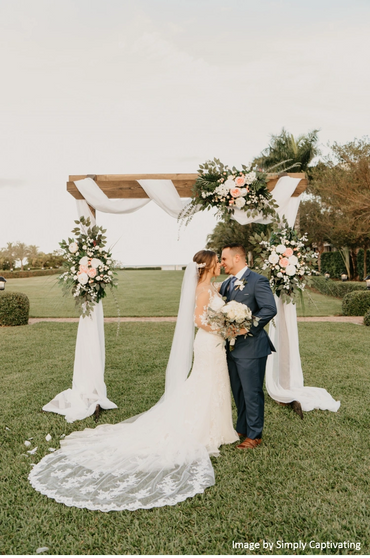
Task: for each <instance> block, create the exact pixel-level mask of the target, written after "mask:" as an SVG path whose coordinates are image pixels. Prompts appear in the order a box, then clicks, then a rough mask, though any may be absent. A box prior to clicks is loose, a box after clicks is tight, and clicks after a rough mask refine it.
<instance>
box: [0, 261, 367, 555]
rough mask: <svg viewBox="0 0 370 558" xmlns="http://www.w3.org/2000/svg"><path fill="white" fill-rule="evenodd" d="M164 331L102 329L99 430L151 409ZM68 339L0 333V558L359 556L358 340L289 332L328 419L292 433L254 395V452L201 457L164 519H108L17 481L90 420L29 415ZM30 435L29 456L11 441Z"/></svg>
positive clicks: (294, 425) (33, 332)
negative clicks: (191, 490) (207, 472)
mask: <svg viewBox="0 0 370 558" xmlns="http://www.w3.org/2000/svg"><path fill="white" fill-rule="evenodd" d="M158 273H159V272H158ZM169 273H170V272H169ZM159 276H160V273H159ZM177 286H178V283H177V284H176V288H177ZM173 329H174V325H173V324H171V323H130V324H125V323H123V324H121V327H120V330H119V335H118V336H117V328H116V326H115V324H106V356H107V365H106V377H105V379H106V383H107V386H108V396H109V397H110V398H111V399H112V400H113V401H114V402H115V403H116V404H117V405H118V409H117V410H114V411H107V412H104V413H103V414H102V416H101V417H100V421H99V422H100V423H105V422H106V423H116V422H118V421H120V420H123V419H125V418H127V417H129V416H131V415H133V414H137V413H140V412H141V411H144V410H146V409H148V408H149V407H150V406H151V405H153V404H154V403H155V402H156V401H157V400H158V398H159V397H160V395H161V394H162V391H163V386H164V372H165V367H166V363H167V358H168V354H169V350H170V345H171V340H172V335H173ZM76 331H77V324H64V323H56V324H50V323H49V324H45V323H40V324H36V325H33V326H23V327H14V328H0V354H1V385H2V392H3V397H2V405H1V419H0V422H1V454H0V461H1V469H0V470H1V473H0V475H1V477H0V486H1V492H0V498H1V506H0V523H1V530H0V553H3V554H22V553H24V554H34V553H35V551H36V549H37V548H38V547H42V546H46V547H48V548H49V552H50V554H67V555H71V554H161V553H163V554H246V553H249V551H246V550H242V549H240V550H238V549H235V548H234V549H233V546H232V543H233V541H235V542H255V543H256V542H261V541H262V540H265V541H269V542H270V543H274V545H275V546H274V547H273V551H272V552H270V551H268V550H262V551H261V550H257V551H256V552H255V553H256V554H260V553H264V554H292V551H291V550H284V549H278V548H277V546H276V545H277V543H278V541H284V542H295V541H299V540H301V541H303V542H306V543H309V541H311V540H314V541H317V542H319V543H320V542H326V541H332V542H340V541H351V542H359V543H361V549H360V550H357V551H349V552H348V550H344V551H342V552H338V551H336V550H333V549H331V550H330V549H329V550H324V551H322V553H323V554H336V553H343V554H347V553H352V554H366V553H369V552H370V522H369V506H370V497H369V493H370V492H369V479H370V452H369V450H370V442H369V423H370V411H369V409H370V395H369V394H370V391H369V387H370V386H369V383H370V382H369V372H368V369H369V361H370V343H369V328H365V327H363V326H357V325H353V324H337V323H335V324H333V323H301V324H299V333H300V344H301V356H302V363H303V370H304V375H305V383H306V385H314V386H319V387H325V388H326V389H328V391H329V392H330V393H331V394H332V395H333V397H334V398H335V399H340V400H341V407H340V409H339V411H338V413H331V412H328V411H312V412H310V413H305V415H304V420H303V421H302V420H300V419H299V418H298V416H297V415H295V414H293V412H292V411H291V409H290V408H285V407H280V406H278V405H277V404H275V403H274V402H273V401H272V400H271V399H269V398H268V397H267V398H266V422H265V430H264V442H263V444H262V445H261V446H260V447H259V448H258V449H257V450H256V451H251V452H241V451H239V450H236V449H235V445H231V446H224V447H223V448H222V451H221V456H220V457H219V458H217V459H216V458H213V464H214V468H215V473H216V485H215V486H214V487H211V488H209V489H207V490H206V491H205V493H204V494H202V495H197V496H196V497H195V498H192V499H189V500H186V501H185V502H183V503H181V504H178V505H177V506H175V507H164V508H157V509H153V510H138V511H135V512H110V513H108V514H104V513H101V512H98V511H96V512H92V511H88V510H80V509H77V508H68V507H66V506H63V505H62V504H58V503H56V502H55V501H53V500H49V499H48V498H46V497H45V496H42V495H41V494H39V493H38V492H36V491H35V490H33V489H32V487H31V485H30V484H29V483H28V481H27V475H28V472H29V470H30V463H32V462H37V461H38V460H39V459H40V458H41V457H42V456H43V455H45V454H46V453H47V452H48V447H59V439H60V436H61V435H62V434H69V433H70V432H72V431H73V430H82V429H83V428H85V427H94V425H95V423H94V421H93V419H92V418H88V419H86V420H84V421H81V422H76V423H74V424H67V423H66V422H65V420H64V418H63V417H60V416H58V415H54V414H50V413H43V412H42V411H41V407H42V405H43V404H45V403H46V402H47V401H49V400H50V399H51V398H52V397H53V396H54V395H55V394H56V393H58V392H59V391H61V390H62V389H66V388H68V387H70V386H71V377H72V369H73V358H74V347H75V341H76ZM48 433H50V434H51V435H52V440H51V441H50V442H46V441H45V436H46V435H47V434H48ZM30 437H32V438H33V440H32V444H33V445H32V447H35V446H38V451H37V453H36V455H34V456H27V454H26V449H27V448H25V446H24V443H23V442H24V441H25V440H27V439H28V438H30ZM280 544H281V543H280ZM295 552H296V553H297V554H310V553H313V554H315V553H316V554H319V553H320V550H319V549H316V550H315V549H311V550H307V548H306V550H305V551H302V550H297V551H295ZM251 553H252V554H253V553H254V552H253V551H252V552H251Z"/></svg>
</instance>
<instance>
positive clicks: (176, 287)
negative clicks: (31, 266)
mask: <svg viewBox="0 0 370 558" xmlns="http://www.w3.org/2000/svg"><path fill="white" fill-rule="evenodd" d="M56 278H57V276H56V275H51V276H46V277H30V278H25V279H9V280H8V282H7V284H6V290H7V291H20V292H23V293H25V294H26V295H27V296H28V297H29V299H30V303H31V310H30V317H33V318H70V317H77V316H78V314H77V312H76V310H75V307H74V301H73V299H72V297H71V296H68V297H64V296H63V295H62V289H61V288H60V287H59V286H58V284H57V282H56ZM182 278H183V272H182V271H119V272H118V279H119V287H118V289H115V290H114V295H115V297H116V300H117V304H118V308H119V314H120V316H176V315H177V310H178V304H179V299H180V291H181V282H182ZM224 278H225V276H224ZM117 304H116V301H115V299H114V297H113V296H112V294H111V291H110V290H109V289H108V296H107V297H106V298H105V299H104V301H103V305H104V315H105V316H113V317H115V316H117V315H118V309H117ZM297 312H298V315H299V316H301V315H303V314H304V315H305V316H334V315H338V314H341V313H342V302H341V300H340V299H338V298H334V297H331V296H324V295H322V294H319V293H315V292H312V291H310V292H306V293H305V312H304V313H303V311H302V308H301V305H300V303H299V302H298V304H297Z"/></svg>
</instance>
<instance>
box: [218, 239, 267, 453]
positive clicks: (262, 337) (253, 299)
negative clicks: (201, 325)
mask: <svg viewBox="0 0 370 558" xmlns="http://www.w3.org/2000/svg"><path fill="white" fill-rule="evenodd" d="M221 265H222V266H223V267H224V269H225V272H226V273H227V274H231V275H232V276H231V277H229V278H228V279H226V281H224V282H223V283H222V285H221V290H220V293H221V295H222V296H223V297H224V296H226V299H227V302H229V301H230V300H236V301H237V302H241V303H243V304H246V305H247V306H248V307H249V308H250V309H251V311H252V314H253V316H257V317H258V318H259V322H258V325H257V326H254V325H252V327H251V330H250V332H249V333H250V334H252V335H251V336H250V335H248V336H247V337H246V338H244V335H239V336H238V337H237V339H236V343H235V345H234V349H233V351H230V349H229V346H227V363H228V367H229V374H230V383H231V389H232V392H233V395H234V399H235V403H236V406H237V409H238V420H237V423H236V430H237V432H238V433H239V436H242V437H245V440H244V442H243V443H242V444H240V445H238V446H237V447H238V448H239V449H254V448H256V447H257V446H258V445H259V444H260V443H261V441H262V440H261V438H262V429H263V419H264V394H263V380H264V377H265V368H266V361H267V357H268V355H269V354H271V351H275V348H274V346H273V344H272V343H271V341H270V338H269V336H268V335H267V333H266V332H265V330H264V329H263V328H264V326H265V325H266V324H267V323H268V322H269V321H270V320H271V319H272V318H273V317H274V316H275V315H276V312H277V310H276V305H275V300H274V296H273V294H272V291H271V289H270V284H269V281H268V279H267V278H266V277H264V276H263V275H259V274H258V273H255V272H254V271H251V270H250V269H249V268H248V266H247V264H246V254H245V249H244V247H243V246H241V245H239V244H228V245H226V246H225V247H224V248H223V250H222V256H221Z"/></svg>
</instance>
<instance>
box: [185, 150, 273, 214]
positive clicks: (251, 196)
mask: <svg viewBox="0 0 370 558" xmlns="http://www.w3.org/2000/svg"><path fill="white" fill-rule="evenodd" d="M198 174H199V176H198V178H197V180H196V182H195V185H194V190H193V198H192V200H191V202H190V203H189V204H188V205H187V206H186V207H185V208H184V210H183V211H182V213H181V214H180V216H179V219H187V223H188V222H189V221H190V220H191V218H192V217H193V215H194V213H196V212H197V211H200V210H205V209H211V208H212V207H217V208H218V214H217V215H218V217H222V218H224V219H226V220H227V219H230V216H231V214H232V212H233V211H234V209H235V208H237V209H241V210H243V211H245V212H246V213H247V216H248V217H255V216H256V215H258V213H262V214H263V216H264V217H267V216H268V215H273V214H274V213H275V207H276V202H275V201H274V199H273V197H272V195H271V194H270V192H269V191H268V189H267V182H266V176H267V175H266V174H265V173H263V172H261V171H259V170H257V169H255V170H254V169H252V168H248V167H246V166H245V165H242V170H238V169H236V168H235V167H232V168H231V169H230V168H229V167H228V166H225V165H224V164H223V163H221V161H220V160H219V159H214V160H213V161H206V162H205V163H204V164H203V165H200V166H199V169H198Z"/></svg>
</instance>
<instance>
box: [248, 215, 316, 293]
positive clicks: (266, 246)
mask: <svg viewBox="0 0 370 558" xmlns="http://www.w3.org/2000/svg"><path fill="white" fill-rule="evenodd" d="M275 227H276V228H275V230H274V231H273V232H272V234H271V237H270V239H269V240H264V239H262V238H261V237H260V236H259V235H255V237H254V240H253V243H255V244H257V245H258V244H259V246H260V248H258V247H257V251H260V252H261V254H260V257H259V258H258V262H257V263H258V264H259V266H260V269H261V270H262V273H263V274H264V275H266V276H267V277H268V278H269V279H270V286H271V289H272V291H273V292H274V293H275V294H276V296H278V297H280V298H281V299H282V300H283V302H287V303H289V302H293V303H295V299H296V297H297V295H298V294H299V295H300V296H301V297H302V294H303V291H304V288H305V286H306V285H307V284H309V283H310V281H311V276H312V275H313V274H315V267H316V265H315V264H316V261H317V254H316V253H315V252H313V251H312V250H311V249H310V248H309V247H308V246H306V242H307V236H306V235H303V236H301V237H300V236H299V234H298V233H297V231H296V230H295V229H293V228H291V227H289V226H288V223H287V221H286V219H283V226H282V224H281V222H280V221H277V222H276V225H275ZM277 227H279V228H277Z"/></svg>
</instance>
